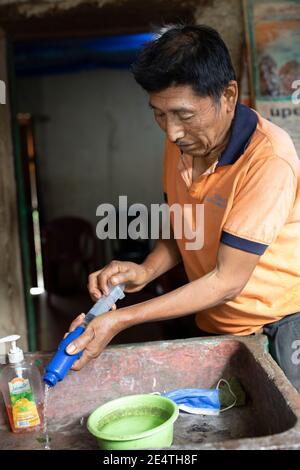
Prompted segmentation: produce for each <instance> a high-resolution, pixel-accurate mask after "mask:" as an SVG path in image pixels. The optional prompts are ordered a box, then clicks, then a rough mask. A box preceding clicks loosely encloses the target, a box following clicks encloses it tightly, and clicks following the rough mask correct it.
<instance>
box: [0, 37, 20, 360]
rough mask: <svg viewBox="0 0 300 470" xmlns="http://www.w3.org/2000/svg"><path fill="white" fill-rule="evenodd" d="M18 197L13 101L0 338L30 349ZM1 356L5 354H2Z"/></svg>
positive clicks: (3, 201) (7, 136) (0, 156)
mask: <svg viewBox="0 0 300 470" xmlns="http://www.w3.org/2000/svg"><path fill="white" fill-rule="evenodd" d="M0 80H2V81H3V82H4V83H5V84H6V91H7V69H6V40H5V34H4V31H3V30H2V29H0ZM23 292H24V291H23V283H22V268H21V255H20V240H19V229H18V217H17V196H16V183H15V175H14V163H13V151H12V142H11V126H10V109H9V99H8V97H7V96H6V104H0V337H2V336H6V335H8V334H15V333H16V334H20V335H21V336H22V341H21V345H22V347H23V348H24V349H27V327H26V313H25V304H24V293H23ZM0 353H1V351H0Z"/></svg>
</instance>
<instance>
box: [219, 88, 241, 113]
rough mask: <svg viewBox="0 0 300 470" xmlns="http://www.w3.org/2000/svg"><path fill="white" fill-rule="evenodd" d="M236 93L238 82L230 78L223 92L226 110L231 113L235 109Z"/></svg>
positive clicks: (237, 92) (237, 91)
mask: <svg viewBox="0 0 300 470" xmlns="http://www.w3.org/2000/svg"><path fill="white" fill-rule="evenodd" d="M238 94H239V90H238V84H237V82H236V81H235V80H231V81H230V82H229V83H228V85H227V86H226V88H225V90H224V92H223V97H224V100H225V104H226V108H227V112H229V113H231V112H233V111H234V110H235V106H236V102H237V99H238Z"/></svg>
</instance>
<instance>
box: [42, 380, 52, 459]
mask: <svg viewBox="0 0 300 470" xmlns="http://www.w3.org/2000/svg"><path fill="white" fill-rule="evenodd" d="M49 390H50V387H49V386H48V385H45V401H44V420H43V421H44V427H43V433H44V437H45V450H51V447H50V438H49V434H48V418H47V407H48V398H49Z"/></svg>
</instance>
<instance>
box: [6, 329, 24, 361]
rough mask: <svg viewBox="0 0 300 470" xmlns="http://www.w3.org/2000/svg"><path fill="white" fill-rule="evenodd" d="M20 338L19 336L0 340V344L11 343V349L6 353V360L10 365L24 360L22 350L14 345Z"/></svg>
mask: <svg viewBox="0 0 300 470" xmlns="http://www.w3.org/2000/svg"><path fill="white" fill-rule="evenodd" d="M20 338H21V336H19V335H11V336H5V337H4V338H1V339H0V343H11V347H10V350H9V352H8V360H9V363H10V364H17V363H18V362H22V361H23V359H24V354H23V351H22V349H20V348H19V347H18V346H17V345H16V342H17V340H18V339H20Z"/></svg>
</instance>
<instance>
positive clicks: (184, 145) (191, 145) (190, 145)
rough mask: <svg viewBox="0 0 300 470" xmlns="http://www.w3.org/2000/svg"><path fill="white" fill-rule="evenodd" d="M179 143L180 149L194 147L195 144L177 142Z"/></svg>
mask: <svg viewBox="0 0 300 470" xmlns="http://www.w3.org/2000/svg"><path fill="white" fill-rule="evenodd" d="M177 145H178V147H179V148H180V149H182V150H185V149H187V148H189V147H193V145H194V144H177Z"/></svg>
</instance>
